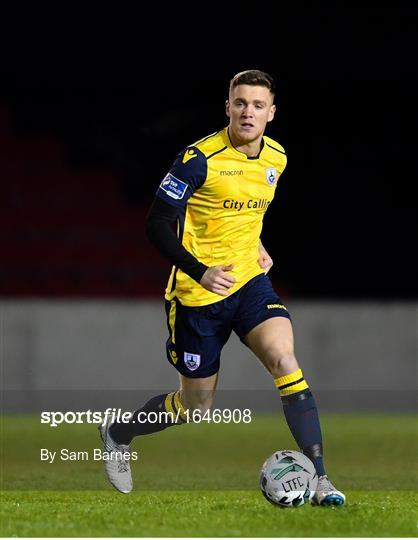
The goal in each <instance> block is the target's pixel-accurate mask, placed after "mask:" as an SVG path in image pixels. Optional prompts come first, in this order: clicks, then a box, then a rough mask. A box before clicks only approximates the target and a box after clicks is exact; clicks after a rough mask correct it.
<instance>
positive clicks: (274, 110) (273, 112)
mask: <svg viewBox="0 0 418 540" xmlns="http://www.w3.org/2000/svg"><path fill="white" fill-rule="evenodd" d="M275 114H276V105H274V104H273V105H272V106H271V107H270V112H269V117H268V120H267V122H271V121H272V120H273V118H274V115H275Z"/></svg>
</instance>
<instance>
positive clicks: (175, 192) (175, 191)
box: [160, 173, 187, 200]
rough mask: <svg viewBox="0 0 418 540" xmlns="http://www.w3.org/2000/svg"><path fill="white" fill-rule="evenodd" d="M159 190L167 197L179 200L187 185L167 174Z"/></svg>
mask: <svg viewBox="0 0 418 540" xmlns="http://www.w3.org/2000/svg"><path fill="white" fill-rule="evenodd" d="M160 188H161V189H162V190H163V191H165V192H166V193H167V195H168V196H169V197H171V198H173V199H176V200H179V199H182V198H183V197H184V194H185V193H186V189H187V184H186V183H185V182H182V181H181V180H179V179H178V178H176V177H175V176H173V175H172V174H170V173H168V174H167V176H166V177H165V178H164V180H163V181H162V182H161V185H160Z"/></svg>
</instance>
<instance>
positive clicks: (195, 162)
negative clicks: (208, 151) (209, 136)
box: [156, 146, 207, 208]
mask: <svg viewBox="0 0 418 540" xmlns="http://www.w3.org/2000/svg"><path fill="white" fill-rule="evenodd" d="M206 175H207V162H206V157H205V155H204V154H203V152H201V151H200V150H199V149H198V148H196V147H195V146H189V147H187V148H186V150H184V151H183V152H181V153H180V154H179V155H178V156H177V159H176V160H175V162H174V163H173V165H172V167H171V168H170V170H169V171H168V173H167V174H166V176H165V177H164V179H163V181H162V182H161V184H160V186H159V188H158V190H157V193H156V195H157V197H160V198H161V199H163V200H164V201H166V202H167V203H169V204H171V205H172V206H176V207H177V208H182V207H184V206H185V205H186V204H187V201H188V200H189V198H190V197H191V196H192V195H193V193H194V192H195V191H196V190H197V189H198V188H199V187H201V186H202V185H203V183H204V182H205V180H206Z"/></svg>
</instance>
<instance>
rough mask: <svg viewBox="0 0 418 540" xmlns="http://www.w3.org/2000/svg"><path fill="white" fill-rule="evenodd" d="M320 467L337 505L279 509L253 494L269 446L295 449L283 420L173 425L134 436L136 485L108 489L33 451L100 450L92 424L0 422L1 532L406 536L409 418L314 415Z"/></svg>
mask: <svg viewBox="0 0 418 540" xmlns="http://www.w3.org/2000/svg"><path fill="white" fill-rule="evenodd" d="M322 423H323V431H324V435H325V441H326V454H327V460H326V463H327V469H328V471H329V473H330V476H331V478H332V480H333V481H334V483H335V484H336V485H337V487H338V488H339V489H342V490H344V491H345V492H346V494H347V495H348V498H347V505H346V506H345V507H342V508H314V507H311V506H306V507H302V508H297V509H281V508H278V507H274V506H272V505H270V504H268V503H267V502H266V501H265V500H264V498H263V497H262V496H261V494H260V493H259V491H258V486H257V483H258V474H259V469H260V467H261V464H262V463H263V461H264V459H265V458H266V457H267V456H269V455H270V454H271V453H272V452H273V451H274V450H277V449H286V448H295V443H294V442H293V441H292V438H291V436H290V434H289V433H288V429H287V427H286V425H285V423H284V421H283V419H282V418H280V417H277V416H256V417H255V420H254V421H253V422H252V423H251V424H238V425H227V424H220V425H213V424H212V425H211V424H209V425H208V424H205V423H203V424H200V425H189V426H181V427H175V428H171V429H168V430H166V431H165V432H163V433H159V434H157V435H152V436H148V437H145V438H142V439H141V440H140V441H138V439H137V440H136V441H135V444H134V447H133V450H137V451H139V461H138V462H137V463H133V464H132V466H133V471H134V484H135V491H134V492H133V493H131V494H130V495H128V496H124V495H121V494H118V493H116V492H115V491H113V490H112V488H109V486H108V485H107V482H106V480H105V478H104V474H103V471H102V463H101V462H95V461H92V460H91V459H90V460H89V461H78V462H60V461H58V462H55V463H53V464H47V463H44V462H41V461H40V459H39V454H40V448H48V449H50V450H53V449H55V450H58V451H59V450H60V449H61V448H69V449H71V450H76V451H80V450H85V451H87V452H89V454H90V455H91V452H92V449H93V448H94V447H100V444H99V442H98V435H97V433H96V431H97V430H96V428H95V427H94V426H92V425H88V424H86V425H66V426H60V427H58V428H50V427H48V426H45V425H40V422H39V418H38V417H21V416H7V417H5V418H3V421H2V441H3V442H2V447H1V460H2V468H1V487H2V490H3V493H2V501H1V502H2V504H1V512H2V513H1V534H2V535H3V536H388V537H390V536H416V534H417V532H418V528H417V522H418V518H417V513H416V510H415V507H416V506H417V503H418V498H417V494H416V492H415V491H414V490H415V489H416V486H417V470H418V467H417V455H418V452H417V450H418V446H417V431H416V426H417V423H416V417H414V416H412V415H398V416H396V415H393V416H383V415H382V416H380V415H374V416H372V415H323V419H322Z"/></svg>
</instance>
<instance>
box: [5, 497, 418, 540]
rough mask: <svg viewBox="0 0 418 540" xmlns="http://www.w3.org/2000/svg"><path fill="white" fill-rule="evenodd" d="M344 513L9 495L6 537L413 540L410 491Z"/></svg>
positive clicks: (255, 500)
mask: <svg viewBox="0 0 418 540" xmlns="http://www.w3.org/2000/svg"><path fill="white" fill-rule="evenodd" d="M348 497H349V504H348V505H347V506H346V507H341V508H318V507H312V506H310V505H309V506H304V507H301V508H295V509H282V508H279V507H274V506H272V505H270V504H268V503H267V502H266V501H265V500H264V498H263V497H262V496H261V495H260V494H259V493H258V492H256V491H220V492H219V491H217V492H215V491H203V492H202V491H193V492H189V491H182V492H178V491H173V492H170V491H164V492H157V493H156V492H144V491H142V492H136V493H132V494H130V495H128V496H124V495H120V494H118V493H116V492H115V493H113V492H94V491H83V492H77V491H73V492H53V491H46V492H24V493H22V492H19V493H17V492H5V493H3V495H2V505H1V506H2V510H1V512H2V534H3V535H5V536H106V537H109V536H110V537H112V536H134V537H135V536H148V537H149V536H222V537H225V536H226V537H230V536H237V537H245V536H279V537H280V536H316V537H317V536H331V537H335V536H379V537H382V536H415V535H416V533H417V526H416V522H417V516H416V515H415V516H414V513H413V504H414V503H415V505H416V504H417V503H418V498H417V497H416V495H415V500H414V498H413V494H412V493H411V492H394V493H391V494H387V493H382V492H355V491H353V492H349V493H348Z"/></svg>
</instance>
